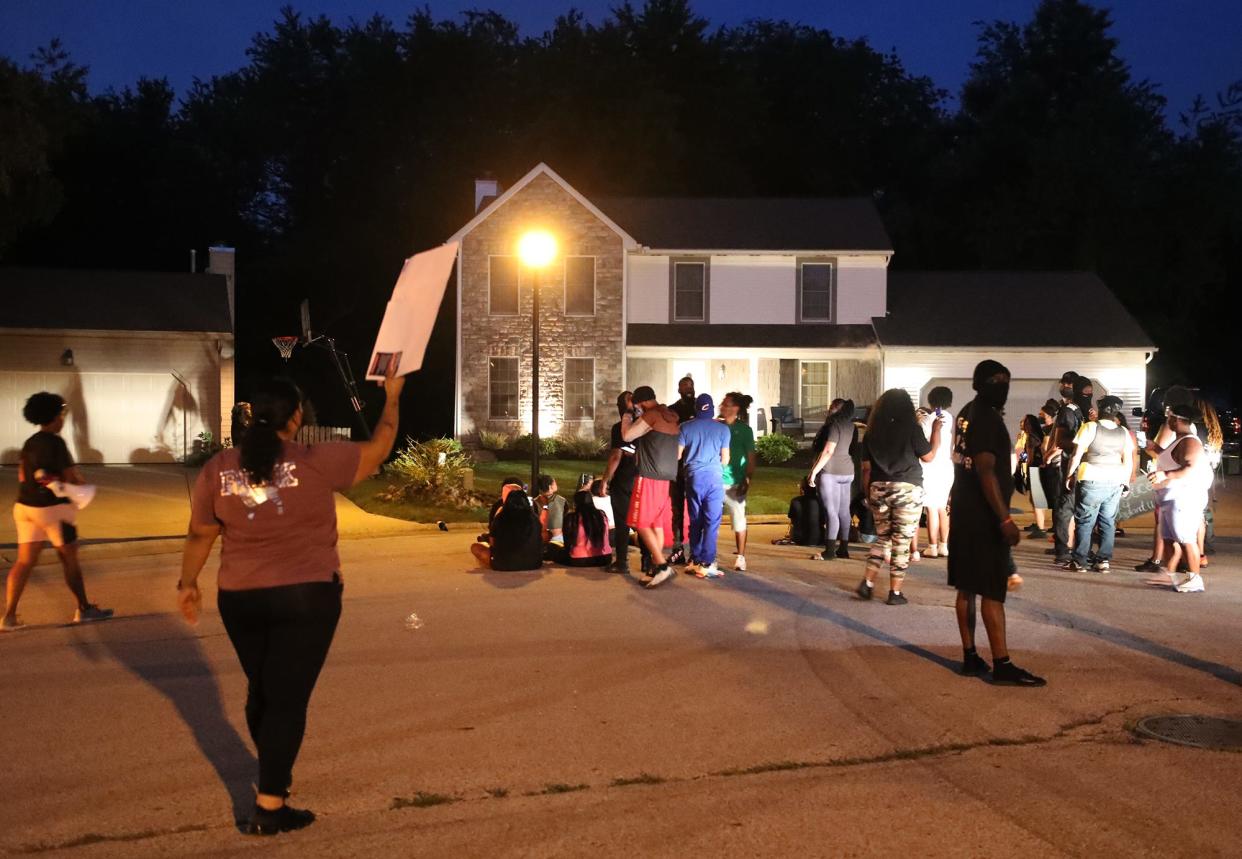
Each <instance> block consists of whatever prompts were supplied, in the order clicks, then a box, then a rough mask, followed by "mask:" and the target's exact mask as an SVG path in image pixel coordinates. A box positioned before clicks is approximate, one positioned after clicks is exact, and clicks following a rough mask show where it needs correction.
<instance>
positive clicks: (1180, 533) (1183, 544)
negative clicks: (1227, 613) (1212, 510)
mask: <svg viewBox="0 0 1242 859" xmlns="http://www.w3.org/2000/svg"><path fill="white" fill-rule="evenodd" d="M1201 419H1202V418H1201V416H1200V414H1199V413H1198V411H1197V410H1196V409H1195V407H1194V406H1192V405H1189V404H1185V405H1180V404H1179V405H1176V406H1173V408H1172V409H1171V410H1170V413H1169V428H1170V429H1171V430H1172V431H1173V432H1174V433H1175V436H1174V438H1173V440H1172V441H1171V442H1170V443H1169V445H1168V446H1167V447H1165V448H1162V449H1161V450H1160V453H1159V455H1158V456H1157V457H1156V470H1155V471H1154V472H1152V474H1151V482H1152V485H1153V486H1154V487H1155V488H1156V499H1157V501H1158V503H1159V505H1160V530H1161V536H1162V537H1163V538H1164V539H1165V540H1168V541H1169V542H1170V543H1171V544H1173V550H1172V551H1171V552H1170V553H1169V557H1168V561H1167V565H1166V569H1167V570H1168V573H1169V577H1170V578H1171V579H1172V581H1173V589H1174V590H1176V591H1177V592H1178V593H1183V594H1185V593H1199V592H1201V591H1203V576H1201V575H1200V573H1199V561H1200V557H1199V527H1200V526H1201V525H1202V523H1203V508H1204V507H1206V506H1207V500H1208V490H1209V489H1210V488H1211V486H1212V469H1211V466H1210V465H1209V464H1208V458H1207V454H1206V452H1205V451H1204V448H1203V443H1202V442H1201V441H1199V439H1198V437H1196V435H1195V429H1194V423H1195V421H1197V420H1201ZM1182 554H1184V555H1185V559H1186V568H1187V570H1188V571H1189V572H1188V575H1187V578H1186V579H1185V580H1183V581H1181V582H1178V580H1177V567H1178V561H1179V560H1180V556H1181V555H1182Z"/></svg>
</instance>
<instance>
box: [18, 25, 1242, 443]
mask: <svg viewBox="0 0 1242 859" xmlns="http://www.w3.org/2000/svg"><path fill="white" fill-rule="evenodd" d="M1110 31H1111V20H1110V17H1109V13H1108V12H1107V11H1105V10H1103V9H1100V8H1097V7H1094V6H1092V5H1090V4H1088V3H1085V2H1082V0H1043V2H1042V3H1040V5H1039V6H1038V7H1037V8H1036V10H1035V11H1034V13H1033V15H1032V17H1031V18H1030V20H1027V21H1024V22H1011V21H993V22H990V23H981V24H979V25H978V47H977V52H976V55H975V57H974V60H973V62H972V64H971V67H970V72H969V75H968V77H967V80H966V82H965V84H964V85H963V86H962V88H961V91H960V93H958V94H957V99H956V100H955V101H954V100H951V99H950V98H949V94H948V93H946V92H945V91H943V90H941V89H939V88H938V87H937V86H936V84H935V82H934V81H932V80H930V79H928V78H926V77H922V76H918V75H914V74H911V73H910V72H909V71H908V70H906V68H905V67H904V66H903V64H902V62H901V59H900V57H898V56H896V55H895V54H891V53H883V52H880V51H877V50H875V49H874V48H873V47H871V46H870V45H869V44H868V43H867V42H866V41H865V40H847V39H842V38H840V37H837V36H834V35H833V34H832V33H831V32H829V31H827V30H825V29H820V28H814V27H809V26H803V25H798V24H792V23H788V22H783V21H772V20H757V21H752V22H748V23H746V24H743V25H740V26H727V27H718V26H713V25H712V24H711V23H710V22H709V21H708V20H706V19H705V18H703V17H702V16H700V15H699V14H697V13H696V12H695V11H694V9H693V8H692V6H691V4H690V3H689V2H687V0H648V2H645V3H643V4H642V5H641V6H635V5H632V4H630V3H624V4H622V5H620V6H618V7H617V8H615V9H614V10H613V11H612V12H611V13H610V14H609V16H608V17H607V18H606V19H604V20H603V21H601V22H598V23H591V22H589V21H587V20H586V19H585V18H584V17H583V16H582V15H581V14H580V13H578V12H576V11H572V10H571V11H568V12H566V13H565V14H564V15H563V16H561V17H560V18H558V19H557V20H556V22H555V24H554V25H553V26H552V28H551V29H550V30H548V31H547V32H545V33H542V34H539V35H522V34H521V33H520V32H519V30H518V28H517V26H516V25H515V24H514V23H513V22H512V21H510V20H508V19H506V18H505V17H504V16H503V15H500V14H498V13H495V12H469V13H466V14H464V15H462V16H461V17H460V19H458V20H436V19H435V18H433V17H432V15H431V13H430V12H429V11H427V10H425V9H424V10H421V11H417V12H415V13H414V14H412V15H411V16H410V17H409V18H408V20H406V21H405V22H402V23H394V22H393V21H390V20H387V19H385V18H383V17H378V16H377V17H373V18H371V19H369V20H366V21H355V22H350V23H346V24H335V23H333V22H331V21H330V20H328V19H327V18H322V17H320V18H310V17H306V16H303V15H301V14H299V13H298V12H296V11H295V10H294V9H292V8H286V9H284V10H283V11H282V12H281V14H280V16H279V17H278V18H277V20H276V21H275V22H274V23H273V24H272V26H271V28H270V30H268V31H266V32H261V33H258V34H256V35H255V36H254V37H253V40H252V42H251V45H250V48H249V50H248V53H247V57H248V62H247V64H246V65H245V66H243V67H241V68H239V69H237V70H235V71H233V72H230V73H228V74H224V75H220V76H218V77H214V78H212V79H211V80H207V81H196V82H195V83H194V85H193V86H192V87H191V88H190V89H189V90H188V92H186V93H184V95H183V96H182V97H181V98H178V97H177V94H176V93H175V92H174V90H173V89H172V87H171V86H170V85H169V83H168V82H167V81H166V80H162V79H160V80H152V79H140V80H139V81H137V82H136V83H135V84H134V85H133V86H132V87H127V88H125V89H123V90H122V91H120V92H116V91H108V92H106V93H103V94H100V95H91V94H90V93H89V92H88V88H87V70H86V69H84V68H82V67H80V66H78V65H76V64H74V63H73V61H72V58H71V57H69V56H68V55H66V53H65V52H64V51H63V50H62V49H61V48H60V46H59V45H58V44H55V43H54V44H52V45H51V46H49V47H48V48H46V49H43V50H41V51H40V52H39V53H38V54H36V56H35V57H33V58H31V60H30V61H29V62H27V63H24V64H22V63H18V62H15V61H13V60H5V59H0V153H3V154H2V155H0V263H4V264H39V265H58V266H87V267H127V268H144V269H182V268H184V267H185V265H186V264H187V262H188V250H189V249H190V248H191V247H200V248H203V247H205V246H206V245H208V244H209V243H212V242H225V243H230V244H233V245H235V246H236V247H237V248H238V263H239V266H238V269H239V271H238V284H239V299H238V300H239V306H238V340H239V343H238V350H239V352H238V353H239V358H240V360H241V362H242V365H241V366H242V372H243V374H245V373H247V372H250V373H259V372H267V371H271V370H274V369H277V368H278V367H279V363H278V360H277V358H276V354H275V350H274V349H272V347H271V346H270V344H269V342H268V338H270V337H271V336H273V335H275V334H284V333H296V332H297V330H298V329H297V304H298V302H299V301H300V299H301V298H303V297H310V298H311V301H312V307H313V310H314V314H315V317H316V322H317V326H318V327H320V328H323V329H325V330H328V329H330V330H332V331H333V333H335V335H336V336H337V338H338V340H339V341H340V342H341V344H342V345H343V346H344V347H345V348H347V349H348V350H349V351H350V353H351V355H352V357H353V360H354V363H355V365H356V366H355V370H356V371H359V370H361V363H362V362H364V361H365V360H366V358H367V356H368V354H369V349H370V345H371V342H372V338H373V336H374V330H375V327H376V325H377V323H378V320H379V318H380V317H381V315H382V312H383V307H384V302H385V301H386V299H387V297H388V293H389V290H390V288H391V285H392V283H393V281H394V279H395V277H396V274H397V271H398V270H399V267H400V263H401V260H402V259H403V258H404V257H405V256H407V255H409V254H410V253H411V252H413V251H415V250H421V249H423V248H426V247H429V246H432V245H434V244H438V243H440V242H442V241H443V240H444V239H445V238H446V237H447V236H448V235H450V234H451V233H453V232H454V231H455V230H456V229H457V228H458V227H460V226H461V224H463V223H464V222H465V221H466V220H467V219H468V218H469V217H470V215H471V214H472V204H473V200H472V188H473V186H472V180H474V179H475V178H477V177H479V176H482V175H485V174H490V175H493V176H495V177H497V178H499V179H500V180H501V181H502V183H508V182H512V181H513V180H515V179H516V178H517V177H519V176H521V175H522V174H523V173H525V172H526V170H528V169H529V168H530V167H531V166H533V165H534V164H535V163H537V162H539V161H546V162H548V163H549V164H551V165H552V166H553V167H554V168H555V169H556V170H557V171H558V172H560V173H561V174H562V175H563V176H565V178H566V179H568V180H569V181H570V182H571V183H573V184H574V185H575V186H576V187H578V188H580V189H581V190H583V191H584V193H586V194H587V195H588V196H593V195H600V196H602V195H618V194H619V195H631V196H641V195H653V196H674V195H688V196H695V195H719V196H748V195H763V196H821V195H823V196H833V195H860V194H862V195H868V196H871V197H873V198H874V199H875V201H876V204H877V206H878V207H879V210H880V212H881V214H882V216H883V218H884V220H885V223H886V225H887V227H888V230H889V232H890V234H891V236H892V238H893V240H894V242H895V245H896V249H897V253H896V256H895V257H894V260H893V266H894V268H907V269H914V268H917V269H945V268H964V269H980V268H982V269H1065V268H1072V269H1089V270H1093V271H1097V272H1099V273H1100V274H1101V276H1103V277H1104V279H1105V280H1106V281H1107V282H1108V283H1109V285H1110V286H1111V287H1112V288H1113V290H1114V291H1115V292H1116V293H1117V294H1118V296H1119V297H1120V298H1121V299H1122V301H1123V302H1124V303H1125V304H1126V305H1127V306H1128V307H1129V308H1130V309H1131V311H1132V312H1133V313H1134V314H1135V315H1136V316H1137V317H1138V318H1139V320H1140V321H1141V322H1142V323H1143V324H1144V325H1145V327H1146V328H1147V330H1148V331H1149V333H1150V334H1151V335H1152V337H1153V338H1154V339H1155V341H1156V342H1157V343H1158V344H1159V345H1160V347H1161V352H1160V354H1159V356H1158V358H1157V361H1156V362H1155V363H1153V367H1152V368H1153V374H1152V375H1153V381H1160V380H1162V379H1172V378H1178V379H1182V380H1187V381H1190V382H1193V383H1197V384H1202V385H1204V386H1205V387H1206V388H1208V389H1209V390H1212V391H1214V392H1215V393H1216V394H1217V395H1218V396H1219V397H1221V398H1222V399H1230V398H1233V400H1234V401H1235V402H1236V397H1237V387H1236V382H1235V381H1234V374H1232V373H1231V372H1230V369H1231V365H1232V361H1231V358H1232V354H1231V353H1232V349H1231V348H1230V347H1231V345H1232V344H1231V338H1232V337H1233V336H1234V334H1233V332H1232V331H1231V330H1230V326H1231V324H1232V323H1233V321H1234V320H1233V317H1232V316H1231V315H1230V314H1227V313H1225V312H1224V311H1225V309H1226V308H1227V307H1228V306H1232V303H1231V301H1230V300H1229V299H1228V297H1227V296H1228V294H1229V290H1230V287H1231V286H1236V285H1237V284H1238V283H1239V282H1242V81H1239V82H1234V83H1230V82H1227V81H1222V82H1221V89H1220V92H1218V93H1214V94H1210V95H1209V96H1208V97H1207V98H1201V99H1198V100H1196V102H1195V103H1194V104H1192V105H1187V106H1185V109H1184V110H1181V111H1178V116H1177V119H1176V120H1173V121H1170V120H1168V119H1166V105H1165V101H1164V99H1163V97H1162V96H1161V95H1160V93H1159V91H1158V88H1157V86H1156V85H1155V84H1153V83H1152V82H1149V81H1144V80H1136V79H1135V78H1134V76H1133V74H1132V73H1131V71H1130V69H1129V68H1128V66H1127V64H1126V63H1125V62H1124V61H1123V60H1122V59H1121V58H1120V57H1119V55H1118V50H1117V48H1118V44H1117V40H1116V38H1115V37H1113V36H1112V35H1111V32H1110ZM199 258H200V259H204V258H205V257H204V255H203V254H201V253H200V255H199ZM1014 312H1015V313H1020V314H1025V315H1028V316H1029V317H1030V320H1031V324H1032V325H1033V326H1055V325H1057V324H1060V323H1061V322H1063V321H1064V320H1065V319H1067V318H1068V317H1069V316H1071V315H1072V314H1073V313H1074V308H1072V307H1056V306H1048V304H1047V303H1046V302H1044V301H1042V300H1041V296H1039V295H1031V296H1023V297H1021V300H1020V302H1018V303H1016V304H1015V306H1014ZM440 322H441V324H439V325H438V326H437V331H436V334H435V337H434V339H433V343H432V346H431V350H430V353H429V356H428V371H429V372H426V373H423V374H420V376H419V377H416V379H415V382H414V384H413V385H412V386H411V388H412V390H413V391H414V393H412V394H411V396H412V397H415V398H418V400H419V402H420V404H422V407H421V408H420V409H418V410H416V414H414V415H412V416H410V417H409V418H408V419H407V427H406V429H407V430H408V431H410V432H414V433H423V434H425V433H431V432H443V431H447V430H448V429H449V428H450V426H451V417H450V414H451V384H452V366H453V364H452V362H453V354H452V350H453V348H454V337H453V330H452V302H451V300H449V301H446V302H445V308H444V310H443V312H442V315H441V321H440ZM299 360H302V361H303V363H302V364H300V365H296V364H295V367H297V368H299V369H298V372H299V373H300V374H301V375H302V376H304V377H305V378H303V381H306V382H307V383H308V384H309V387H310V389H311V391H312V393H313V394H314V396H315V399H316V401H317V404H318V405H319V409H320V413H321V418H322V419H324V420H325V421H332V420H341V421H344V420H345V418H346V414H347V410H346V409H345V408H344V405H343V403H342V402H341V398H340V396H339V391H338V389H337V388H336V387H335V384H336V383H335V376H334V374H332V373H331V372H330V371H329V370H328V367H327V365H326V364H324V365H317V364H316V363H315V361H316V360H318V359H317V358H315V357H313V356H309V355H308V356H306V357H305V358H304V359H299ZM1053 369H1057V370H1058V371H1059V370H1060V369H1064V368H1053ZM375 406H378V402H377V403H376V404H375Z"/></svg>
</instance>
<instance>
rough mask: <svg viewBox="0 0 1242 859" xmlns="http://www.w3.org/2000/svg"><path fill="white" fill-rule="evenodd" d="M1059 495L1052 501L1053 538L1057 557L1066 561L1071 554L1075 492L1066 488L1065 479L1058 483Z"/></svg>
mask: <svg viewBox="0 0 1242 859" xmlns="http://www.w3.org/2000/svg"><path fill="white" fill-rule="evenodd" d="M1057 487H1058V489H1057V497H1056V499H1055V500H1053V502H1052V540H1053V545H1055V546H1056V559H1057V560H1058V561H1064V560H1066V559H1068V558H1069V556H1070V545H1069V532H1070V524H1071V523H1072V522H1073V521H1074V493H1073V492H1070V491H1069V490H1068V489H1066V488H1065V482H1064V479H1062V480H1061V481H1060V482H1058V483H1057Z"/></svg>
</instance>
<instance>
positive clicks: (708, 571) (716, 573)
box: [698, 561, 724, 579]
mask: <svg viewBox="0 0 1242 859" xmlns="http://www.w3.org/2000/svg"><path fill="white" fill-rule="evenodd" d="M698 575H699V576H700V577H702V578H704V579H718V578H720V577H721V576H723V575H724V573H722V572H721V571H720V569H719V568H718V567H717V566H716V562H715V561H712V562H711V563H710V564H708V565H707V566H706V567H699V572H698Z"/></svg>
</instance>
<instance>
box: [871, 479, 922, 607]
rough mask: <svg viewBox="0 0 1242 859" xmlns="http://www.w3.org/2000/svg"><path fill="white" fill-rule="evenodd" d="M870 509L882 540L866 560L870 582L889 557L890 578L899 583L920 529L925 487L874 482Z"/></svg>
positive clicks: (884, 481)
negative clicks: (917, 531)
mask: <svg viewBox="0 0 1242 859" xmlns="http://www.w3.org/2000/svg"><path fill="white" fill-rule="evenodd" d="M867 506H868V507H870V508H871V515H872V516H874V517H875V533H876V536H877V537H878V538H879V539H877V540H876V541H875V542H874V543H872V544H871V554H870V555H869V556H868V557H867V581H869V582H874V581H875V578H876V576H877V575H879V573H880V568H881V567H883V566H884V560H885V558H886V557H888V558H889V577H890V578H892V579H893V580H895V581H896V582H900V581H901V579H902V578H904V577H905V575H906V570H907V569H908V568H909V566H910V541H911V540H913V539H914V532H915V531H916V530H918V527H919V514H920V513H921V512H922V510H923V487H921V486H915V485H914V484H913V483H896V482H889V481H886V480H880V481H872V483H871V488H870V489H869V490H868V492H867Z"/></svg>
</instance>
